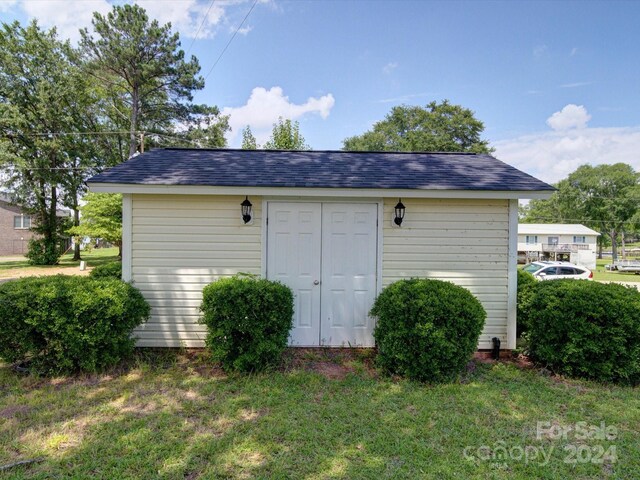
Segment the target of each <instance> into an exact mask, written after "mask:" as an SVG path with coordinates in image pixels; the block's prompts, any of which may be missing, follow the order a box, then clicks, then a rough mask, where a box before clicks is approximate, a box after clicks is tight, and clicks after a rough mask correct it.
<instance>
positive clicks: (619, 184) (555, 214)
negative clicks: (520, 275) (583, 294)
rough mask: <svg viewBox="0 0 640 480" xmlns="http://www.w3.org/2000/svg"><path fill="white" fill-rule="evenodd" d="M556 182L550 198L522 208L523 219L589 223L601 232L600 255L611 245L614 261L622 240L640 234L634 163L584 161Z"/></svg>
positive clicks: (639, 201)
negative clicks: (593, 164)
mask: <svg viewBox="0 0 640 480" xmlns="http://www.w3.org/2000/svg"><path fill="white" fill-rule="evenodd" d="M554 186H555V187H556V188H557V190H556V192H554V193H553V195H552V196H551V198H550V199H548V200H532V201H531V202H530V203H529V204H528V205H527V206H525V207H523V208H521V211H520V221H522V222H524V223H581V224H583V225H586V226H588V227H590V228H592V229H594V230H596V231H597V232H599V233H600V234H601V235H600V237H598V257H599V258H602V250H603V247H604V246H605V245H611V253H612V256H613V260H614V261H616V260H617V258H618V246H619V245H620V244H622V245H623V246H624V243H625V241H626V240H629V239H637V238H638V237H639V236H640V174H639V173H638V172H636V171H634V170H633V168H632V167H631V166H630V165H627V164H624V163H616V164H613V165H597V166H595V167H594V166H591V165H582V166H581V167H579V168H578V169H577V170H576V171H575V172H573V173H571V174H570V175H569V176H568V177H567V178H565V179H564V180H561V181H560V182H558V183H556V184H555V185H554Z"/></svg>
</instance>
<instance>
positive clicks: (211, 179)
mask: <svg viewBox="0 0 640 480" xmlns="http://www.w3.org/2000/svg"><path fill="white" fill-rule="evenodd" d="M87 184H88V186H89V189H90V190H92V191H94V192H118V193H122V194H123V238H122V240H123V251H122V255H123V259H122V260H123V263H122V276H123V279H124V280H127V281H131V280H132V281H133V282H134V284H135V286H136V287H137V288H138V289H139V290H140V291H141V292H142V294H143V295H144V297H145V298H146V299H147V300H148V301H149V303H150V305H151V307H152V313H151V318H150V320H149V321H148V322H147V323H146V324H144V325H142V326H141V327H140V328H138V329H137V331H136V335H137V337H138V345H139V346H148V347H161V346H165V347H181V346H186V347H202V346H204V339H205V336H206V328H205V326H204V325H200V324H199V323H198V319H199V317H200V311H199V306H200V303H201V301H202V289H203V288H204V287H205V286H206V285H207V284H208V283H210V282H212V281H214V280H216V279H219V278H222V277H227V276H231V275H234V274H237V273H240V272H246V273H250V274H256V275H260V276H263V277H265V278H268V279H273V280H278V281H280V282H282V283H284V284H286V285H288V286H289V287H291V289H292V290H293V292H294V296H295V313H294V318H293V328H292V330H291V334H290V339H289V340H290V344H291V345H294V346H336V347H340V346H373V345H374V343H375V342H374V338H373V328H374V320H373V319H372V318H370V317H369V315H368V312H369V310H370V308H371V306H372V304H373V302H374V300H375V298H376V296H377V295H378V293H379V292H380V291H381V290H382V288H383V287H385V286H386V285H389V284H390V283H392V282H394V281H396V280H400V279H403V278H411V277H423V278H434V279H441V280H446V281H451V282H454V283H456V284H458V285H461V286H463V287H465V288H467V289H469V290H470V291H471V293H473V294H474V295H475V296H476V297H477V298H478V299H479V300H480V302H482V304H483V305H484V308H485V310H486V311H487V319H486V323H485V327H484V330H483V332H482V334H481V336H480V339H479V345H478V347H479V348H480V349H489V348H491V347H492V341H491V339H492V338H493V337H497V338H499V339H500V340H501V343H502V345H503V348H508V349H513V348H515V346H516V344H515V341H516V289H517V270H516V257H517V240H518V237H517V234H518V200H519V199H522V198H548V197H549V196H550V195H551V193H552V192H553V190H554V189H553V188H552V187H551V186H549V185H547V184H546V183H543V182H541V181H540V180H537V179H535V178H533V177H531V176H530V175H527V174H525V173H523V172H521V171H519V170H517V169H515V168H513V167H511V166H509V165H507V164H505V163H503V162H501V161H499V160H497V159H495V158H493V157H491V156H489V155H475V154H458V153H437V154H436V153H382V152H345V151H264V150H205V149H176V148H167V149H155V150H151V151H148V152H145V153H143V154H141V155H138V156H137V157H134V158H132V159H130V160H128V161H127V162H124V163H122V164H120V165H118V166H116V167H113V168H111V169H110V170H107V171H105V172H103V173H101V174H100V175H97V176H95V177H93V178H91V179H89V181H88V182H87Z"/></svg>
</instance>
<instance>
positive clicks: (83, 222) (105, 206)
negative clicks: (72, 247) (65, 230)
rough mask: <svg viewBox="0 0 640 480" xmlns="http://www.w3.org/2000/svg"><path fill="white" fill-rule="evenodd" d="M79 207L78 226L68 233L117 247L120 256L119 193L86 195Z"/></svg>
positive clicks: (120, 214)
mask: <svg viewBox="0 0 640 480" xmlns="http://www.w3.org/2000/svg"><path fill="white" fill-rule="evenodd" d="M84 200H85V202H86V203H85V204H84V205H82V206H81V207H80V212H81V213H82V217H81V218H80V225H78V226H76V227H73V228H71V229H70V230H69V233H70V234H72V235H75V236H78V237H89V238H91V239H92V240H97V239H102V240H104V241H106V242H109V243H112V244H113V245H116V246H117V247H118V250H119V251H118V255H120V256H122V195H120V194H119V193H93V192H92V193H87V195H85V197H84Z"/></svg>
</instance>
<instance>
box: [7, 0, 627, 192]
mask: <svg viewBox="0 0 640 480" xmlns="http://www.w3.org/2000/svg"><path fill="white" fill-rule="evenodd" d="M109 3H110V2H108V1H107V0H91V1H87V0H69V1H59V0H24V1H20V0H18V1H15V0H9V1H6V0H5V1H4V2H0V18H2V20H3V21H8V20H13V19H19V20H21V21H26V20H27V19H29V18H33V17H35V18H38V19H39V21H40V22H41V23H42V24H43V25H44V26H47V27H49V26H53V25H56V26H57V27H58V28H59V31H60V33H61V35H64V36H68V37H70V38H72V39H76V38H77V33H76V32H77V29H78V28H79V27H82V26H87V25H88V24H89V22H90V18H91V12H92V11H93V10H100V11H105V10H108V9H109V8H110V5H109ZM111 3H112V2H111ZM138 3H140V4H141V5H142V6H144V7H145V8H147V10H148V11H149V13H150V15H151V16H153V17H156V18H158V19H159V20H160V21H161V22H166V21H172V23H173V25H174V27H175V29H177V30H178V31H179V32H180V34H181V38H182V41H183V46H184V48H185V49H187V48H189V47H190V46H191V45H192V44H193V46H192V48H191V50H190V53H193V54H195V55H196V56H197V57H198V58H199V60H200V62H201V65H202V73H203V75H207V74H208V73H209V71H210V69H211V67H212V65H213V64H214V62H215V60H216V59H217V58H218V56H219V55H220V52H221V51H222V50H223V48H224V46H225V45H226V44H227V42H228V41H229V39H230V38H231V36H232V35H233V33H234V32H235V31H236V29H237V28H238V26H239V25H240V22H241V21H242V19H243V18H244V16H245V15H246V13H247V11H248V10H249V9H250V8H251V6H252V4H253V0H231V1H225V0H214V2H213V4H212V3H211V1H210V0H201V1H197V0H157V1H151V0H139V1H138ZM639 20H640V2H634V1H627V2H613V1H608V2H595V1H594V2H585V1H582V2H557V1H554V2H542V1H539V2H523V1H512V2H506V1H505V2H483V1H471V2H452V1H448V2H428V1H407V2H404V1H382V0H378V1H364V0H362V1H337V0H336V1H300V0H296V1H282V0H268V1H265V0H259V1H258V3H257V5H256V6H255V8H254V10H253V11H252V13H251V15H250V16H249V18H248V19H247V21H246V23H245V24H244V25H243V28H242V29H241V30H240V32H239V33H238V35H237V36H236V37H235V39H234V40H233V42H232V43H231V44H230V46H229V48H228V50H227V51H226V53H225V54H224V56H223V57H222V59H221V60H220V62H219V63H218V64H217V65H216V67H215V69H214V70H212V71H211V73H210V75H209V76H208V77H207V82H206V83H207V85H206V88H205V89H204V90H203V91H201V92H199V93H198V94H197V96H196V101H198V102H206V103H210V104H215V105H218V106H219V107H220V108H221V109H222V110H223V111H224V112H225V113H226V114H228V115H230V117H231V124H232V126H233V127H234V131H233V132H232V134H231V135H230V136H229V143H230V146H238V144H239V140H240V139H239V137H240V136H239V133H240V130H241V129H242V127H243V126H244V125H246V124H250V125H251V126H252V128H253V130H254V132H255V133H256V135H257V136H258V140H259V141H264V140H265V139H266V137H267V136H268V134H269V131H270V126H271V124H272V123H273V122H274V121H275V120H276V119H277V117H278V116H279V115H282V116H285V117H290V118H293V119H295V120H298V121H299V122H300V125H301V131H302V133H303V135H304V136H305V137H306V139H307V143H309V145H311V147H312V148H315V149H338V148H340V147H341V146H342V140H343V139H344V138H345V137H348V136H351V135H355V134H359V133H362V132H364V131H365V130H367V129H369V128H370V127H371V125H372V124H373V123H374V122H375V121H377V120H381V119H382V118H383V117H384V115H385V114H386V113H387V112H388V111H389V110H390V109H391V107H392V106H394V105H399V104H403V103H404V104H412V105H415V104H417V105H424V104H426V103H427V102H429V101H431V100H438V101H440V100H442V99H445V98H446V99H449V100H451V101H452V102H454V103H458V104H461V105H463V106H465V107H468V108H471V109H472V110H474V111H475V112H476V116H477V117H478V118H479V119H481V120H482V121H483V122H484V123H485V128H486V129H485V134H484V136H485V138H487V139H488V140H489V141H490V142H491V144H492V145H493V146H494V147H495V148H496V156H497V157H498V158H500V159H502V160H504V161H507V162H508V163H511V164H513V165H515V166H516V167H518V168H521V169H523V170H525V171H527V172H528V173H531V174H534V175H536V176H538V177H540V178H542V179H543V180H546V181H551V182H554V181H557V180H559V179H560V178H563V177H564V176H566V174H568V173H569V172H571V171H573V170H574V169H575V168H577V166H579V165H580V164H582V163H592V164H597V163H614V162H616V161H624V162H627V163H631V164H633V165H634V166H635V167H636V168H637V169H640V155H639V154H638V152H640V119H639V118H638V115H639V114H638V112H640V95H639V94H640V55H639V53H638V52H640V28H638V21H639ZM198 30H200V31H199V33H198V36H197V38H196V40H195V41H193V38H194V37H195V34H196V32H197V31H198Z"/></svg>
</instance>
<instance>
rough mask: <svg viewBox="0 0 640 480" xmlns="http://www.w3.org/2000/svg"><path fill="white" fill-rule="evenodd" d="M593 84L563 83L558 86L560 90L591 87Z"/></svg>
mask: <svg viewBox="0 0 640 480" xmlns="http://www.w3.org/2000/svg"><path fill="white" fill-rule="evenodd" d="M592 83H593V82H574V83H564V84H562V85H560V88H577V87H586V86H587V85H591V84H592Z"/></svg>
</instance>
